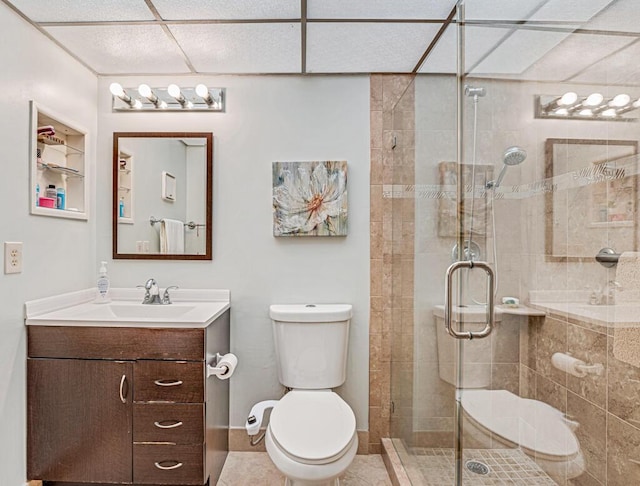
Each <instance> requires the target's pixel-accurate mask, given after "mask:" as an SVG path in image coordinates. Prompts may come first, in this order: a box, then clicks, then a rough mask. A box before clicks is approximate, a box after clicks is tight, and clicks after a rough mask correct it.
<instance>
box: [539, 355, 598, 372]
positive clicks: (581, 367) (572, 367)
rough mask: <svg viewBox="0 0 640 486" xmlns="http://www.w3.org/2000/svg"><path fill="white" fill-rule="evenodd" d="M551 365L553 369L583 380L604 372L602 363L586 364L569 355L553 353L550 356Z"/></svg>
mask: <svg viewBox="0 0 640 486" xmlns="http://www.w3.org/2000/svg"><path fill="white" fill-rule="evenodd" d="M551 363H552V364H553V366H554V367H555V368H557V369H559V370H561V371H565V372H566V373H569V374H571V375H573V376H577V377H578V378H583V377H585V376H587V375H601V374H602V373H603V372H604V366H603V365H602V363H593V364H587V363H585V362H584V361H582V360H580V359H578V358H575V357H573V356H571V355H570V354H569V353H554V354H553V356H551Z"/></svg>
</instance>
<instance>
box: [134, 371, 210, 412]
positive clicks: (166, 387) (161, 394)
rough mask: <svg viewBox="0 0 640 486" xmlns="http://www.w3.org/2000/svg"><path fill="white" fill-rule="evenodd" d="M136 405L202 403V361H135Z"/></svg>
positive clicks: (203, 378)
mask: <svg viewBox="0 0 640 486" xmlns="http://www.w3.org/2000/svg"><path fill="white" fill-rule="evenodd" d="M134 380H135V381H134V383H135V388H134V392H133V395H134V400H135V401H136V402H177V403H185V402H186V403H203V402H204V380H205V370H204V362H193V363H191V362H179V361H178V362H175V361H137V362H136V364H135V366H134Z"/></svg>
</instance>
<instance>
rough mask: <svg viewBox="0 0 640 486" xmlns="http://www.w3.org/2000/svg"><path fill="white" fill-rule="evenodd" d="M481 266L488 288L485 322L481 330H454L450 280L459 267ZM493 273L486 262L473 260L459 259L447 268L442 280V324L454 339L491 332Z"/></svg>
mask: <svg viewBox="0 0 640 486" xmlns="http://www.w3.org/2000/svg"><path fill="white" fill-rule="evenodd" d="M476 267H477V268H481V269H483V270H484V271H485V272H486V274H487V280H488V284H489V285H488V289H487V323H486V325H485V327H484V329H482V331H478V332H472V331H462V332H460V331H456V330H455V329H454V328H453V326H452V325H451V318H452V311H453V298H452V295H451V294H452V281H453V274H454V273H455V272H456V271H458V270H459V269H461V268H468V269H469V270H471V269H473V268H476ZM494 285H495V275H494V273H493V269H492V268H491V266H489V264H488V263H487V262H474V261H468V260H464V261H459V262H454V263H452V264H451V265H450V266H449V268H447V276H446V279H445V282H444V325H445V329H446V330H447V332H448V333H449V335H451V336H453V337H454V338H456V339H479V338H483V337H487V336H488V335H489V334H491V331H492V330H493V319H494V316H493V310H494V309H493V307H494V302H493V296H494V294H495V288H494Z"/></svg>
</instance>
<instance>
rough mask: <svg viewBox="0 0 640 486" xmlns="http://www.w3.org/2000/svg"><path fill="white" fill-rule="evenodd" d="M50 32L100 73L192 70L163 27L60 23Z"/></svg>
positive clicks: (49, 28) (51, 28)
mask: <svg viewBox="0 0 640 486" xmlns="http://www.w3.org/2000/svg"><path fill="white" fill-rule="evenodd" d="M46 31H47V32H49V33H50V34H51V35H52V36H53V37H54V38H55V39H56V40H58V41H59V42H60V43H61V44H62V45H64V46H65V47H66V48H67V49H69V51H71V52H73V53H74V54H75V55H77V56H78V57H79V58H80V59H82V60H83V61H84V62H85V63H86V64H88V65H89V66H91V67H92V68H93V69H94V70H95V71H96V72H98V73H102V74H107V73H112V74H118V73H185V72H189V69H188V67H187V65H186V63H185V62H184V58H183V57H182V55H181V54H180V51H179V49H178V48H177V46H176V45H175V43H174V42H172V41H170V40H169V37H168V36H167V35H166V34H165V33H164V31H163V30H162V27H160V26H155V25H94V26H69V27H57V26H56V27H47V28H46Z"/></svg>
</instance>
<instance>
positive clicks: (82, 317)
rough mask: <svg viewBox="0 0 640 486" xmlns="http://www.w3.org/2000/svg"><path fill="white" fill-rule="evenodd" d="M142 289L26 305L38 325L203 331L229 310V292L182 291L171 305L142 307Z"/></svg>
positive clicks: (82, 293)
mask: <svg viewBox="0 0 640 486" xmlns="http://www.w3.org/2000/svg"><path fill="white" fill-rule="evenodd" d="M141 297H142V295H141V292H140V290H139V289H135V290H134V289H112V301H111V302H110V303H108V304H95V303H94V302H93V301H94V299H95V290H93V289H91V290H86V291H78V292H73V293H69V294H62V295H61V296H56V297H49V298H45V299H41V300H39V301H31V302H27V303H26V305H25V307H26V308H25V311H26V313H25V314H26V324H27V325H35V326H104V327H184V328H204V327H207V326H208V325H209V324H210V323H211V322H213V321H214V320H215V319H217V318H218V317H219V316H220V315H222V314H223V313H224V312H225V311H226V310H227V309H229V307H230V302H229V300H230V293H229V291H228V290H209V289H181V290H179V291H174V293H173V295H172V297H174V299H173V300H174V302H173V303H172V304H166V305H160V304H142V303H141Z"/></svg>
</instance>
